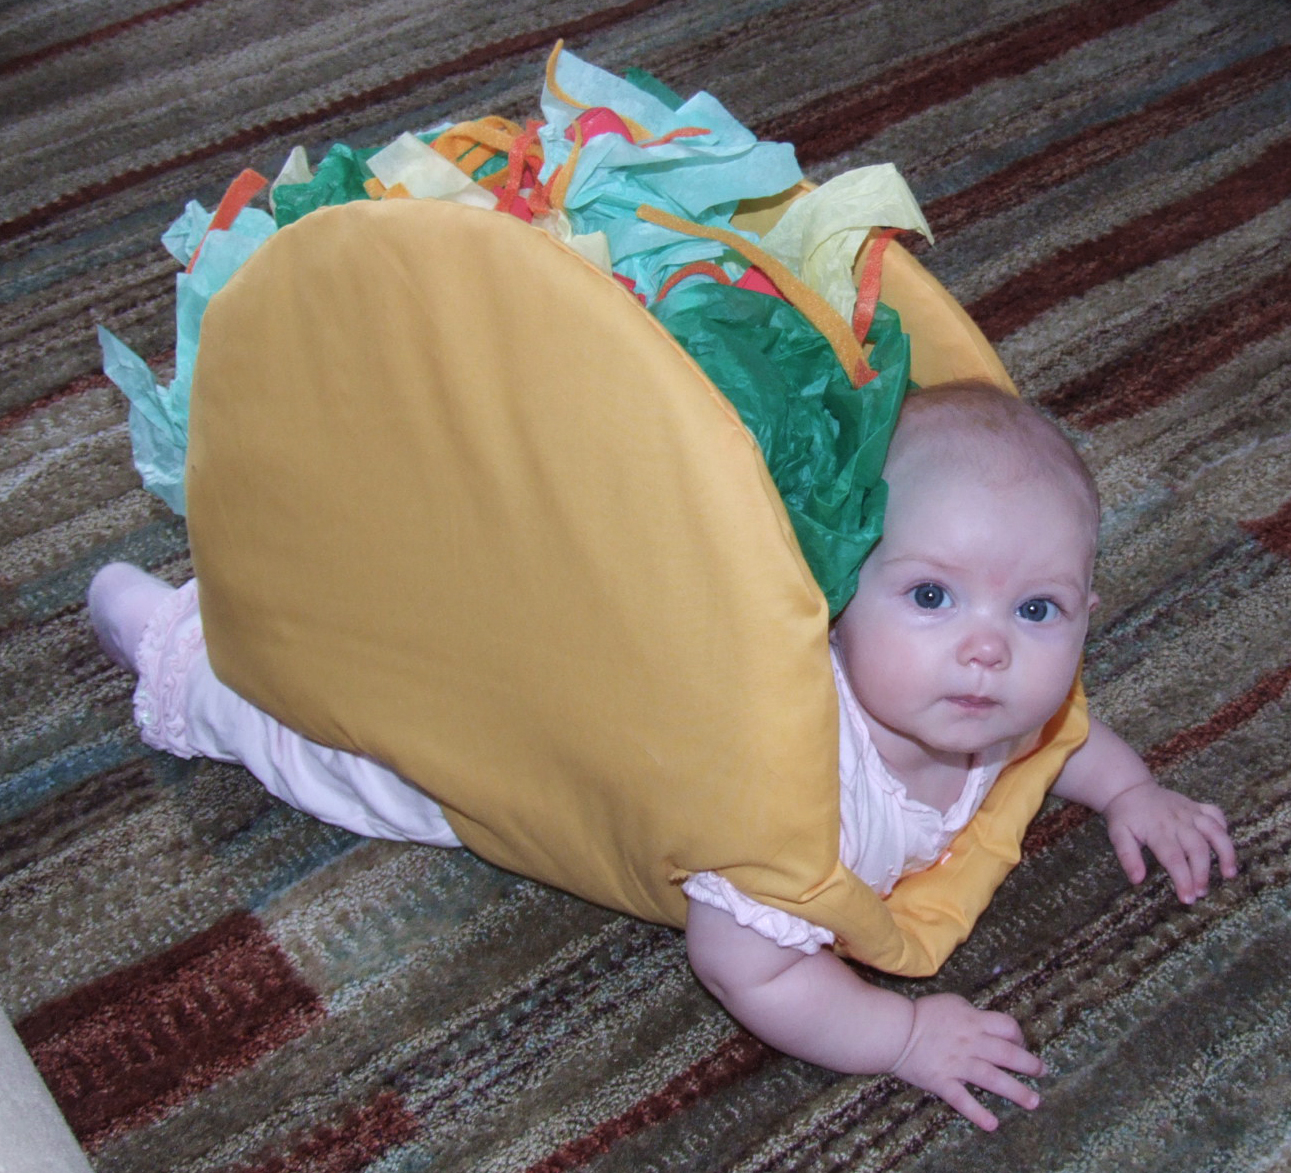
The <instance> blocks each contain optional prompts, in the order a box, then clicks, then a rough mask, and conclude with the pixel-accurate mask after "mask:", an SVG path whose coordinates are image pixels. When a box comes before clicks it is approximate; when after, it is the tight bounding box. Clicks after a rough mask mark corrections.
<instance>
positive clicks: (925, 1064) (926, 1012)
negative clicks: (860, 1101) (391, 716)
mask: <svg viewBox="0 0 1291 1173" xmlns="http://www.w3.org/2000/svg"><path fill="white" fill-rule="evenodd" d="M686 947H687V950H688V951H689V955H690V963H691V965H692V966H693V967H694V970H695V973H696V975H697V976H698V977H699V980H700V981H701V982H702V983H703V984H704V986H705V987H706V988H707V989H708V990H709V991H710V992H711V993H712V994H713V995H714V997H716V998H717V1000H718V1001H719V1002H721V1003H722V1005H723V1006H725V1007H726V1009H727V1010H728V1011H729V1012H730V1013H731V1015H732V1016H733V1017H734V1018H735V1019H736V1020H737V1021H739V1022H740V1023H742V1024H743V1025H744V1026H745V1027H747V1028H748V1029H749V1030H750V1031H752V1032H753V1033H754V1034H755V1035H757V1036H758V1038H760V1039H762V1040H763V1042H766V1043H769V1044H770V1045H771V1046H773V1047H776V1048H777V1049H779V1050H781V1051H784V1052H785V1053H786V1054H789V1055H793V1056H795V1057H796V1058H799V1059H806V1060H809V1061H810V1062H812V1063H818V1064H820V1065H821V1066H822V1067H829V1068H831V1069H833V1070H834V1071H844V1072H849V1073H867V1074H877V1073H879V1072H885V1071H890V1072H892V1073H893V1074H895V1075H897V1076H899V1077H900V1078H902V1079H904V1080H905V1081H906V1082H907V1083H912V1084H914V1085H915V1086H916V1087H920V1088H923V1089H924V1090H925V1091H930V1092H932V1093H933V1094H934V1095H937V1096H940V1097H941V1098H942V1099H943V1100H945V1101H946V1103H948V1104H949V1105H950V1106H951V1107H952V1108H954V1109H955V1110H956V1111H957V1112H959V1113H961V1114H962V1115H964V1116H966V1117H967V1118H968V1119H969V1120H971V1121H972V1122H973V1123H974V1124H977V1125H979V1126H980V1127H982V1128H984V1129H986V1130H987V1131H993V1130H994V1129H995V1128H996V1127H997V1126H998V1124H999V1121H998V1120H997V1119H996V1118H995V1116H994V1115H993V1114H992V1113H991V1112H988V1111H987V1110H986V1109H985V1108H984V1107H982V1105H981V1104H979V1103H978V1102H977V1100H976V1099H974V1097H973V1095H972V1094H971V1093H970V1092H969V1091H968V1089H967V1088H966V1086H965V1085H966V1084H970V1083H971V1084H973V1085H974V1086H976V1087H979V1088H982V1089H983V1090H984V1091H991V1092H995V1093H996V1094H998V1095H1001V1096H1004V1097H1005V1098H1006V1099H1009V1100H1012V1101H1013V1102H1014V1103H1015V1104H1018V1105H1020V1106H1021V1107H1023V1108H1034V1107H1036V1106H1037V1105H1038V1104H1039V1103H1040V1097H1039V1096H1038V1095H1037V1094H1036V1092H1035V1091H1034V1090H1033V1089H1031V1088H1029V1087H1027V1086H1026V1085H1025V1084H1023V1083H1022V1082H1020V1081H1019V1080H1017V1079H1016V1078H1014V1077H1013V1076H1012V1075H1010V1074H1008V1072H1009V1071H1017V1072H1020V1073H1021V1074H1024V1075H1032V1076H1039V1075H1043V1074H1044V1063H1043V1062H1042V1061H1041V1060H1040V1059H1039V1058H1038V1057H1037V1056H1035V1055H1032V1054H1030V1053H1029V1052H1028V1051H1027V1050H1026V1048H1025V1047H1024V1046H1023V1038H1022V1030H1021V1028H1020V1027H1019V1026H1018V1024H1017V1023H1016V1022H1015V1021H1014V1020H1013V1019H1012V1018H1010V1017H1009V1016H1008V1015H1007V1014H999V1013H995V1012H993V1011H987V1010H978V1009H976V1008H975V1007H974V1006H972V1005H970V1004H969V1003H968V1002H966V1001H965V1000H964V999H963V998H960V997H959V996H958V995H956V994H933V995H931V996H929V997H926V998H920V999H918V1000H917V1001H915V1002H911V1001H910V1000H909V999H907V998H903V997H902V996H901V995H900V994H896V993H893V992H891V991H890V990H881V989H879V988H878V987H877V986H871V985H869V984H868V983H867V982H865V981H863V980H862V979H861V978H860V976H859V975H858V974H857V973H856V972H855V971H854V970H853V969H851V968H850V967H849V966H848V965H847V963H846V962H844V961H842V960H841V959H839V958H838V957H836V956H834V954H832V953H829V952H825V951H822V952H820V953H813V954H806V953H801V952H799V951H798V950H797V949H788V948H783V947H782V946H780V945H777V944H776V943H775V942H774V941H771V940H768V939H767V938H766V937H763V936H761V935H760V934H759V933H757V932H755V931H754V930H753V929H751V928H746V927H744V926H742V925H740V924H739V923H738V922H737V921H736V920H735V918H734V917H733V916H731V915H730V913H728V912H724V911H722V910H721V909H717V908H712V907H710V906H709V905H707V904H702V903H700V902H699V901H696V900H692V901H691V902H690V909H689V913H688V916H687V921H686Z"/></svg>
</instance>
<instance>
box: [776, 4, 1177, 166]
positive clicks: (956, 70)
mask: <svg viewBox="0 0 1291 1173" xmlns="http://www.w3.org/2000/svg"><path fill="white" fill-rule="evenodd" d="M1173 2H1174V0H1092V2H1091V0H1083V2H1081V3H1078V4H1069V5H1067V6H1065V7H1063V8H1058V9H1055V10H1054V11H1052V12H1046V13H1041V14H1039V15H1037V16H1032V17H1027V18H1026V19H1024V20H1020V21H1017V22H1016V23H1014V24H1011V25H1006V26H1005V27H1004V28H1001V29H995V30H992V31H991V32H987V33H983V34H982V35H981V36H977V37H972V38H970V39H968V40H965V41H960V42H958V43H957V44H954V45H951V46H950V47H949V48H946V49H943V50H940V51H939V52H936V53H930V54H928V55H927V56H924V57H918V58H915V59H913V60H911V61H903V62H901V63H900V64H898V65H897V66H895V67H894V68H892V69H890V70H888V71H887V72H886V73H883V74H881V75H880V76H878V77H876V78H873V79H872V80H870V81H866V82H862V83H860V84H859V85H856V86H853V87H851V88H849V89H846V90H842V91H839V92H836V93H832V94H826V95H824V96H823V97H820V98H817V99H815V100H814V101H812V102H809V103H807V104H806V105H805V106H801V107H799V108H798V109H796V110H792V111H789V112H788V113H785V114H782V115H779V116H777V117H775V118H771V119H768V120H766V121H764V122H761V123H759V124H758V125H757V133H758V137H759V138H770V139H776V140H777V141H784V142H791V143H793V144H794V145H795V146H796V147H797V150H798V161H799V162H800V163H801V164H802V166H803V167H809V166H811V165H812V164H814V163H819V162H822V161H824V160H826V159H830V158H833V157H834V156H835V155H839V154H841V153H842V152H843V151H846V150H849V149H851V148H852V147H855V146H857V145H858V144H860V143H862V142H864V141H865V140H866V139H868V138H872V137H873V136H874V135H875V134H877V133H878V132H879V131H881V130H883V129H885V128H886V127H888V126H892V125H893V124H895V123H897V122H901V121H903V120H904V119H906V118H910V117H912V116H913V115H915V114H919V113H921V112H923V111H924V110H928V109H931V108H932V107H933V106H939V105H942V104H943V103H946V102H951V101H954V100H955V99H956V98H960V97H963V95H964V94H967V93H969V92H970V91H971V90H974V89H976V88H977V87H978V86H980V85H983V84H984V83H985V82H988V81H991V80H994V79H997V78H1004V77H1018V76H1020V75H1022V74H1024V73H1027V72H1029V71H1030V70H1032V69H1034V68H1036V67H1037V66H1039V65H1043V64H1044V63H1045V62H1047V61H1052V60H1053V59H1055V58H1057V57H1060V56H1062V55H1063V54H1064V53H1068V52H1070V51H1071V50H1072V49H1075V48H1076V47H1077V46H1079V45H1083V44H1085V43H1086V42H1087V41H1092V40H1095V39H1096V38H1098V37H1101V36H1105V35H1106V34H1107V33H1109V32H1112V31H1113V30H1115V29H1118V28H1122V27H1124V26H1125V25H1129V24H1134V23H1136V22H1138V21H1140V20H1143V19H1144V18H1145V17H1147V16H1150V15H1151V14H1152V13H1154V12H1158V11H1159V10H1160V9H1162V8H1166V7H1168V6H1169V5H1170V4H1172V3H1173Z"/></svg>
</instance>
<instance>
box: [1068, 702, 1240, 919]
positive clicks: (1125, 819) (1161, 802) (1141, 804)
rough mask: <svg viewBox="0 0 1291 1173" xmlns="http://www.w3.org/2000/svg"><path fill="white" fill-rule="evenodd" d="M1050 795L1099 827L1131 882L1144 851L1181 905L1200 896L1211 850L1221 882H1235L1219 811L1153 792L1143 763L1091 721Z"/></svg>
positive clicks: (1138, 875)
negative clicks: (1089, 812) (1097, 817)
mask: <svg viewBox="0 0 1291 1173" xmlns="http://www.w3.org/2000/svg"><path fill="white" fill-rule="evenodd" d="M1053 792H1054V793H1055V794H1056V795H1058V796H1059V797H1060V798H1067V799H1071V800H1072V801H1073V802H1078V803H1080V804H1082V805H1083V806H1087V807H1091V808H1092V809H1093V810H1096V811H1098V812H1099V813H1100V814H1101V815H1102V816H1103V818H1104V819H1106V820H1107V834H1108V837H1109V838H1110V839H1111V841H1112V846H1113V848H1115V850H1116V857H1117V859H1119V860H1120V861H1121V866H1122V867H1123V868H1124V869H1125V874H1126V875H1127V876H1129V878H1130V881H1131V883H1134V884H1137V883H1140V882H1141V881H1142V880H1143V878H1144V876H1146V875H1147V866H1146V865H1145V864H1144V862H1143V848H1144V847H1146V848H1148V850H1149V851H1151V852H1152V854H1153V855H1154V856H1155V857H1156V858H1157V861H1158V862H1159V863H1160V864H1161V866H1162V867H1163V868H1165V870H1166V872H1167V873H1169V876H1170V879H1171V880H1173V881H1174V888H1175V892H1176V893H1177V894H1178V896H1179V899H1180V900H1182V901H1183V902H1184V903H1185V904H1192V903H1193V901H1195V900H1196V899H1198V897H1201V896H1205V895H1206V892H1207V890H1208V888H1209V884H1210V856H1211V852H1212V851H1213V852H1214V854H1215V857H1216V858H1217V859H1218V860H1219V870H1220V873H1221V874H1222V875H1224V876H1226V877H1228V878H1230V879H1231V878H1232V877H1233V876H1235V875H1237V856H1236V853H1235V852H1234V850H1233V841H1232V840H1231V839H1230V838H1229V836H1228V824H1227V822H1226V821H1225V819H1224V813H1223V811H1221V810H1220V809H1219V807H1217V806H1211V805H1210V804H1208V803H1200V802H1194V801H1193V800H1192V799H1191V798H1187V797H1186V796H1184V795H1182V794H1180V793H1178V791H1175V790H1167V789H1166V788H1165V787H1164V786H1161V785H1159V784H1158V783H1157V782H1156V780H1155V779H1154V778H1153V777H1152V775H1151V773H1150V772H1149V771H1148V768H1147V765H1146V764H1145V763H1144V761H1143V759H1142V758H1140V757H1139V755H1138V754H1136V753H1135V752H1134V751H1133V750H1132V749H1131V748H1130V747H1129V746H1128V745H1126V744H1125V742H1124V741H1122V740H1121V739H1120V738H1119V737H1117V735H1116V734H1115V733H1113V732H1112V731H1111V730H1110V729H1109V728H1108V727H1107V726H1106V725H1104V724H1103V723H1102V722H1101V721H1099V720H1096V719H1095V718H1092V717H1091V718H1090V721H1089V740H1088V741H1086V742H1085V744H1084V745H1083V746H1081V747H1080V749H1078V750H1077V751H1076V752H1075V753H1074V754H1072V755H1071V757H1070V758H1069V759H1068V760H1067V764H1066V766H1065V767H1063V771H1062V773H1061V774H1060V775H1059V776H1058V781H1057V782H1056V783H1055V784H1054V787H1053Z"/></svg>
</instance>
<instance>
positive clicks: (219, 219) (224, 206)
mask: <svg viewBox="0 0 1291 1173" xmlns="http://www.w3.org/2000/svg"><path fill="white" fill-rule="evenodd" d="M268 183H269V181H268V180H267V179H266V178H265V177H264V176H263V175H261V174H260V173H259V172H258V171H252V170H251V168H250V167H248V168H247V169H246V170H245V171H243V172H242V174H241V175H239V176H238V177H237V178H236V179H235V180H234V181H233V182H232V183H230V184H229V186H228V189H227V190H226V191H225V192H224V196H223V198H222V199H221V200H220V202H219V205H218V206H217V207H216V209H215V215H214V216H212V217H211V223H210V225H209V226H208V227H207V229H206V231H205V233H203V234H202V239H201V242H200V243H199V244H198V246H197V247H196V248H195V249H194V250H193V255H192V257H191V258H190V259H189V262H188V268H187V269H186V270H185V272H188V273H191V272H192V271H193V266H194V265H195V264H196V263H197V257H198V255H199V254H200V253H201V251H202V245H203V244H205V243H206V238H207V237H208V236H209V235H210V234H211V233H212V232H213V231H215V229H217V228H218V229H219V230H220V231H226V230H227V229H229V228H232V227H233V221H234V220H236V219H237V218H238V213H239V212H241V211H242V209H243V208H245V207H246V206H247V204H249V203H250V202H251V200H252V198H253V197H254V196H255V194H256V193H257V192H258V191H260V190H261V189H262V188H264V187H265V186H267V185H268Z"/></svg>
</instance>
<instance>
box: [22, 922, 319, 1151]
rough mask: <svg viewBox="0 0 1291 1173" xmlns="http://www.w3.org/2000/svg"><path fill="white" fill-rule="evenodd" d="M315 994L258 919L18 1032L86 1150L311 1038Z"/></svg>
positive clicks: (129, 971) (120, 973) (221, 930)
mask: <svg viewBox="0 0 1291 1173" xmlns="http://www.w3.org/2000/svg"><path fill="white" fill-rule="evenodd" d="M323 1013H324V1011H323V1006H322V1003H321V1001H320V1000H319V998H318V995H317V994H315V993H314V991H313V990H311V989H310V988H309V987H308V986H307V985H306V984H305V982H304V981H303V980H302V979H301V978H300V977H298V976H297V974H296V973H295V971H294V970H293V968H292V965H291V962H290V961H289V960H288V958H287V957H286V956H285V955H284V954H283V953H282V951H281V950H280V949H279V948H278V946H277V944H276V943H275V942H274V940H273V939H272V938H271V937H270V936H269V934H268V933H267V932H266V931H265V930H264V928H263V927H262V926H261V924H260V922H259V921H258V920H256V918H255V917H253V916H252V915H251V914H250V913H245V912H242V913H234V914H233V915H232V916H229V917H226V918H225V919H224V920H222V921H220V922H219V923H218V924H216V925H214V926H212V927H211V928H210V929H207V930H206V931H205V932H203V933H199V934H198V935H197V936H195V937H192V938H190V939H189V940H187V941H184V942H183V943H182V944H179V945H177V946H175V947H174V948H173V949H169V950H167V951H166V952H165V953H163V954H161V955H160V956H158V957H154V958H151V959H149V960H148V961H144V962H141V963H139V964H138V965H132V966H128V967H127V968H125V969H120V970H117V971H116V972H114V973H111V974H108V975H107V976H106V977H103V978H100V979H99V980H97V981H95V982H91V983H90V984H89V985H86V986H83V987H82V988H81V989H79V990H76V991H74V992H73V993H71V994H68V995H67V996H66V997H63V998H59V999H57V1000H56V1001H53V1002H49V1003H46V1004H45V1005H44V1006H42V1007H41V1008H40V1009H38V1010H36V1011H34V1012H33V1013H32V1014H30V1015H28V1016H27V1017H26V1018H25V1019H23V1020H22V1021H21V1022H19V1023H16V1024H15V1029H16V1030H17V1032H18V1035H19V1037H20V1038H21V1039H22V1041H23V1044H24V1045H25V1046H26V1048H27V1049H28V1050H29V1051H30V1052H31V1055H32V1058H33V1060H34V1061H35V1063H36V1066H37V1068H39V1070H40V1073H41V1075H42V1076H43V1077H44V1079H45V1082H46V1083H47V1084H48V1085H49V1087H50V1090H51V1091H52V1092H53V1094H54V1098H55V1100H57V1101H58V1105H59V1107H60V1108H61V1109H62V1110H63V1114H64V1115H65V1116H66V1117H67V1121H68V1123H69V1124H70V1125H71V1127H72V1131H73V1132H75V1133H76V1135H77V1137H78V1138H79V1139H80V1141H81V1143H82V1144H83V1145H85V1146H86V1147H87V1148H90V1149H93V1148H95V1147H97V1146H98V1145H100V1144H102V1143H103V1142H104V1141H105V1140H107V1139H108V1138H110V1137H112V1136H114V1135H117V1134H120V1133H123V1132H126V1131H128V1130H130V1129H132V1128H137V1127H139V1126H140V1125H142V1124H146V1123H148V1122H150V1121H153V1120H157V1119H160V1118H161V1117H162V1116H163V1115H165V1114H166V1112H167V1111H168V1110H169V1109H171V1108H173V1107H174V1106H176V1105H177V1104H180V1103H182V1102H183V1101H184V1100H185V1099H187V1098H188V1097H189V1096H191V1095H193V1094H194V1093H195V1092H197V1091H200V1090H201V1089H203V1088H205V1087H209V1086H210V1085H211V1084H213V1083H215V1082H216V1081H217V1080H220V1079H224V1078H227V1077H228V1076H230V1075H233V1074H235V1073H236V1072H238V1071H241V1070H243V1069H244V1068H246V1067H250V1066H251V1065H252V1064H253V1063H255V1062H256V1060H257V1059H259V1058H260V1057H262V1056H263V1055H266V1054H268V1053H269V1052H271V1051H273V1050H275V1049H276V1048H278V1047H281V1046H282V1045H283V1044H284V1043H286V1042H288V1041H289V1040H291V1039H294V1038H296V1037H297V1036H299V1035H302V1034H304V1033H305V1031H306V1030H307V1029H308V1028H309V1026H310V1025H311V1024H312V1023H314V1022H317V1021H318V1020H319V1019H320V1018H322V1017H323Z"/></svg>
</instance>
